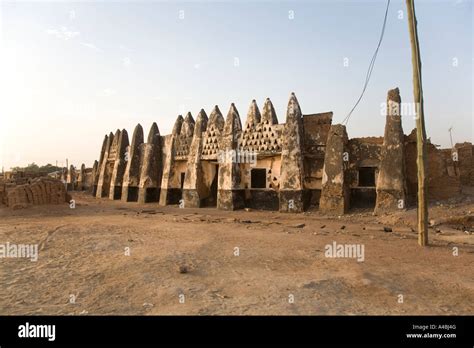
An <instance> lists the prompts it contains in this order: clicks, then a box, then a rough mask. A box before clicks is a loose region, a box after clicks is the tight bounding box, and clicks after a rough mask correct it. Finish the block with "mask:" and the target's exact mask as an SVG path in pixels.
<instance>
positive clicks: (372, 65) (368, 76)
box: [342, 0, 390, 125]
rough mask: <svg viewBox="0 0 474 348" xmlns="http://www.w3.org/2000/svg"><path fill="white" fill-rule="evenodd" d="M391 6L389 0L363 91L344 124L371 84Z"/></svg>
mask: <svg viewBox="0 0 474 348" xmlns="http://www.w3.org/2000/svg"><path fill="white" fill-rule="evenodd" d="M389 7H390V0H387V9H386V10H385V17H384V20H383V26H382V32H381V34H380V39H379V42H378V44H377V48H376V49H375V52H374V54H373V56H372V60H371V61H370V64H369V69H368V70H367V74H366V76H365V83H364V87H363V88H362V93H361V94H360V97H359V99H357V102H356V103H355V105H354V107H353V108H352V109H351V111H350V112H349V113H348V114H347V116H346V117H345V118H344V120H342V123H343V124H346V125H347V123H348V122H349V119H350V117H351V115H352V113H353V112H354V110H355V108H356V107H357V105H359V103H360V101H361V100H362V97H363V96H364V93H365V90H366V89H367V86H368V85H369V81H370V77H371V76H372V71H373V70H374V66H375V60H376V59H377V54H378V53H379V49H380V45H381V44H382V40H383V37H384V34H385V27H386V25H387V16H388V9H389Z"/></svg>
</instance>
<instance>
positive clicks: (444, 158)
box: [405, 129, 461, 204]
mask: <svg viewBox="0 0 474 348" xmlns="http://www.w3.org/2000/svg"><path fill="white" fill-rule="evenodd" d="M416 154H417V152H416V130H415V129H414V130H413V131H412V132H411V133H410V135H409V136H406V137H405V161H406V162H405V163H406V177H407V190H408V200H409V203H410V204H415V203H416V195H417V191H418V177H417V165H416ZM427 157H428V169H427V185H428V199H429V200H430V201H436V200H444V199H448V198H450V197H455V196H457V195H459V194H460V193H461V178H460V176H459V175H458V174H457V171H456V170H454V163H453V161H452V158H451V156H450V153H447V152H443V151H442V150H439V149H437V148H436V146H434V145H433V144H428V146H427Z"/></svg>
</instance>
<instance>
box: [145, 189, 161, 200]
mask: <svg viewBox="0 0 474 348" xmlns="http://www.w3.org/2000/svg"><path fill="white" fill-rule="evenodd" d="M159 192H160V189H158V188H156V187H148V188H147V189H146V191H145V203H151V202H158V200H159V197H160V193H159Z"/></svg>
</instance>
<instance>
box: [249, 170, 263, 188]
mask: <svg viewBox="0 0 474 348" xmlns="http://www.w3.org/2000/svg"><path fill="white" fill-rule="evenodd" d="M250 176H251V187H252V188H267V170H266V169H265V168H256V169H252V171H251V172H250Z"/></svg>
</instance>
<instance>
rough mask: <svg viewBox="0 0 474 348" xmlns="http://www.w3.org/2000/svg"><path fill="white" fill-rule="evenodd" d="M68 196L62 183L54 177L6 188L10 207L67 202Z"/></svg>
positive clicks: (17, 207)
mask: <svg viewBox="0 0 474 348" xmlns="http://www.w3.org/2000/svg"><path fill="white" fill-rule="evenodd" d="M68 198H69V197H68V195H67V192H66V188H65V187H64V184H63V183H62V182H61V181H59V180H55V179H45V178H41V179H35V180H33V181H32V182H31V184H24V185H18V186H15V187H12V188H10V189H7V205H8V207H10V208H12V209H19V208H25V207H27V206H29V205H43V204H60V203H64V202H67V201H68Z"/></svg>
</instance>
